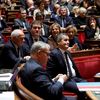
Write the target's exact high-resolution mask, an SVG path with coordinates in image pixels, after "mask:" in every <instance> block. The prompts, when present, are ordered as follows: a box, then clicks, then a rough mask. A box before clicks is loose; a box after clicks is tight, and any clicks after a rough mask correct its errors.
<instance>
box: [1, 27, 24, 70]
mask: <svg viewBox="0 0 100 100" xmlns="http://www.w3.org/2000/svg"><path fill="white" fill-rule="evenodd" d="M24 38H25V35H24V33H23V31H22V30H20V29H16V30H14V31H12V33H11V38H10V40H9V41H8V42H7V43H6V44H5V45H4V48H3V51H2V54H1V57H0V67H1V68H4V69H13V67H14V65H15V64H16V63H17V62H18V61H22V62H25V61H26V59H22V58H24V56H25V52H23V51H24V49H23V48H22V45H23V42H24Z"/></svg>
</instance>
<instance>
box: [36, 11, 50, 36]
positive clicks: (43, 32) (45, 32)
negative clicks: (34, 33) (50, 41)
mask: <svg viewBox="0 0 100 100" xmlns="http://www.w3.org/2000/svg"><path fill="white" fill-rule="evenodd" d="M35 19H36V20H38V21H40V22H41V25H42V29H41V36H44V37H49V26H48V25H46V24H45V23H44V22H43V21H44V20H45V16H44V15H43V14H42V13H41V12H37V13H36V18H35Z"/></svg>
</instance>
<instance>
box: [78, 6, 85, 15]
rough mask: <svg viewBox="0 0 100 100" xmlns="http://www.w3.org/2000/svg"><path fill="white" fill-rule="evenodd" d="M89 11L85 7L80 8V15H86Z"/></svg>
mask: <svg viewBox="0 0 100 100" xmlns="http://www.w3.org/2000/svg"><path fill="white" fill-rule="evenodd" d="M86 12H87V10H86V9H85V8H84V7H80V9H79V13H85V14H86Z"/></svg>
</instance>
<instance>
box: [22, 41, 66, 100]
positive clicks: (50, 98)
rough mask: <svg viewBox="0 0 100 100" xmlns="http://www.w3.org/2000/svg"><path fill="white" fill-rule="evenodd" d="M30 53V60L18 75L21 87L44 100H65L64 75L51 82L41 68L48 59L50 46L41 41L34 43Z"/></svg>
mask: <svg viewBox="0 0 100 100" xmlns="http://www.w3.org/2000/svg"><path fill="white" fill-rule="evenodd" d="M30 53H31V58H30V59H29V60H28V61H27V62H26V64H25V66H24V68H23V70H22V71H21V73H20V76H21V81H22V83H23V85H24V86H25V87H26V88H27V89H29V90H30V91H31V92H33V93H35V94H37V95H38V96H40V97H41V98H43V99H44V100H67V98H66V97H64V96H63V94H62V91H63V84H64V82H66V81H67V77H66V75H64V74H59V75H58V76H57V77H56V78H54V79H53V80H52V79H51V78H50V76H49V75H48V73H47V72H46V71H45V69H44V68H43V66H45V65H46V63H47V60H48V58H49V53H50V46H49V45H48V44H47V43H44V42H42V41H38V42H35V43H34V44H33V45H32V47H31V51H30Z"/></svg>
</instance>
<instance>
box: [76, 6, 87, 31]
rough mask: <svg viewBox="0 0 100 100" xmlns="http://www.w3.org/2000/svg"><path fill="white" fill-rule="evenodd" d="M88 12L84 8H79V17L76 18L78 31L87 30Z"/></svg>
mask: <svg viewBox="0 0 100 100" xmlns="http://www.w3.org/2000/svg"><path fill="white" fill-rule="evenodd" d="M86 12H87V10H86V9H85V8H84V7H80V8H79V15H78V16H77V17H76V18H74V24H75V26H76V27H77V29H83V30H84V29H85V27H86V20H87V18H86Z"/></svg>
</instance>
